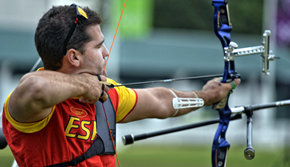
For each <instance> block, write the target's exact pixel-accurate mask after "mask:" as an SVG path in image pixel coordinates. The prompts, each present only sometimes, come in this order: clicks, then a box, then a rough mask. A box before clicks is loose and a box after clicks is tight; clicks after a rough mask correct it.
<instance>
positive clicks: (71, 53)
mask: <svg viewBox="0 0 290 167" xmlns="http://www.w3.org/2000/svg"><path fill="white" fill-rule="evenodd" d="M65 57H66V59H67V61H68V63H69V64H70V65H72V66H74V67H79V66H80V64H81V53H80V52H79V51H77V50H75V49H69V50H68V51H67V52H66V55H65Z"/></svg>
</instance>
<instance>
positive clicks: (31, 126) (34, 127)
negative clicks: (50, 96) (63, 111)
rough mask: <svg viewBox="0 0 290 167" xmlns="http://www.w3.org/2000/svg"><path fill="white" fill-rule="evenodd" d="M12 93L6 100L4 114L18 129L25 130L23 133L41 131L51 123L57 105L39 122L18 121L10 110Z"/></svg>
mask: <svg viewBox="0 0 290 167" xmlns="http://www.w3.org/2000/svg"><path fill="white" fill-rule="evenodd" d="M11 94H12V93H10V94H9V95H8V97H7V99H6V101H5V104H4V114H5V116H6V119H7V120H8V122H9V123H10V124H11V125H12V126H13V127H14V128H15V129H17V130H18V131H20V132H23V133H34V132H37V131H40V130H41V129H43V128H44V127H45V126H46V125H47V124H48V123H49V120H50V118H51V116H52V114H53V112H54V110H55V106H54V107H53V109H52V112H50V114H49V115H48V116H47V117H46V118H44V119H42V120H40V121H37V122H31V123H23V122H18V121H16V120H15V119H14V118H13V117H12V116H11V115H10V112H9V110H8V103H9V100H10V96H11Z"/></svg>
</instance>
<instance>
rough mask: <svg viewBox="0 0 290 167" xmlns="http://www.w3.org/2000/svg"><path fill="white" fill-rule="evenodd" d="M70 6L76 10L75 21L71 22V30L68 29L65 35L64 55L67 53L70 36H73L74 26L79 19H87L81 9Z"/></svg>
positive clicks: (76, 6) (74, 5)
mask: <svg viewBox="0 0 290 167" xmlns="http://www.w3.org/2000/svg"><path fill="white" fill-rule="evenodd" d="M71 6H73V7H75V9H76V17H75V18H76V19H75V21H74V22H73V26H72V27H71V29H70V31H69V33H68V34H67V37H66V39H65V41H64V55H65V54H66V51H67V49H66V47H67V43H68V42H69V40H70V39H71V37H72V35H73V33H74V31H75V29H76V26H77V24H78V23H79V20H80V19H84V20H87V19H88V15H87V13H86V12H85V11H84V10H83V9H82V8H81V7H79V6H78V5H76V4H71Z"/></svg>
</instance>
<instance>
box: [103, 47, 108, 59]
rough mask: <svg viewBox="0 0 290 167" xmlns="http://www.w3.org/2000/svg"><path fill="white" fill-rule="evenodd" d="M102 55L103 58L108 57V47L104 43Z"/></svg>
mask: <svg viewBox="0 0 290 167" xmlns="http://www.w3.org/2000/svg"><path fill="white" fill-rule="evenodd" d="M103 57H104V59H105V58H107V57H109V52H108V49H107V47H106V46H105V45H104V51H103Z"/></svg>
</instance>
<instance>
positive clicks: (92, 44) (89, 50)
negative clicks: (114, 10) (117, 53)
mask: <svg viewBox="0 0 290 167" xmlns="http://www.w3.org/2000/svg"><path fill="white" fill-rule="evenodd" d="M87 33H88V34H89V35H90V37H91V39H92V40H91V41H89V42H88V43H86V44H85V46H84V53H83V62H82V64H81V68H82V69H83V70H85V71H87V72H89V73H91V74H102V75H106V72H105V71H104V65H105V62H106V58H107V57H108V55H109V52H108V50H107V48H106V46H105V44H104V35H103V33H102V31H101V28H100V25H92V26H89V27H88V28H87Z"/></svg>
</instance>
